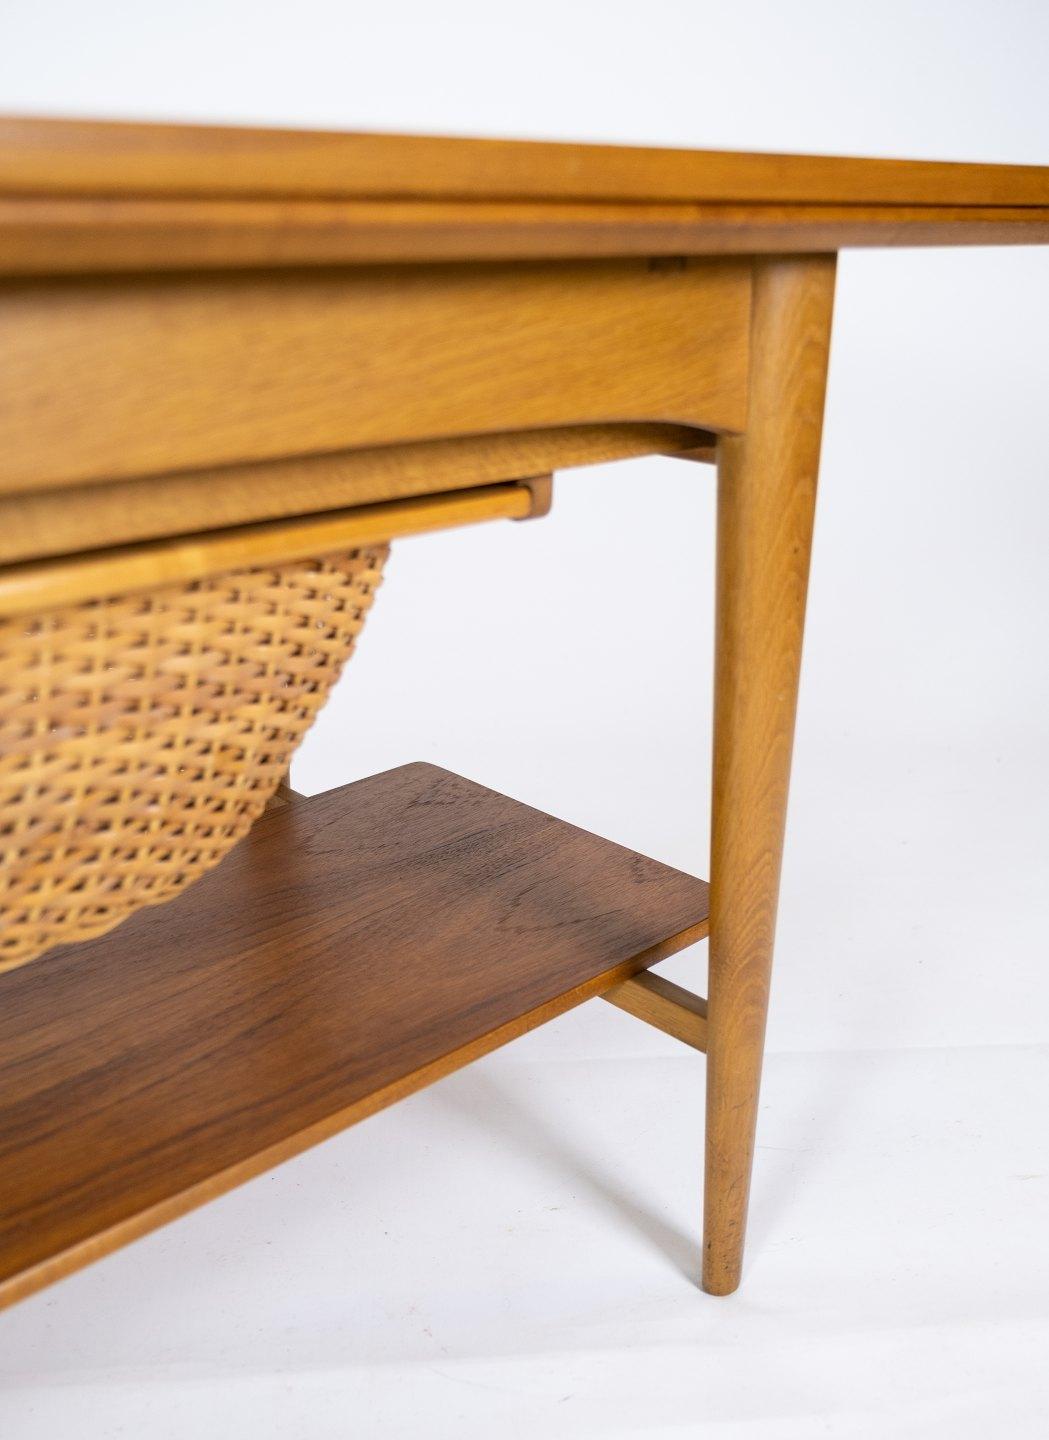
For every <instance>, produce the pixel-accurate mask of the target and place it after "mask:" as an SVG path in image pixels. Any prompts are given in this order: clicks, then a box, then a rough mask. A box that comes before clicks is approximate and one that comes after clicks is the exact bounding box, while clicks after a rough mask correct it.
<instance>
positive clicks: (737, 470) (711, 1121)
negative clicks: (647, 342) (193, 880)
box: [703, 256, 835, 1295]
mask: <svg viewBox="0 0 1049 1440" xmlns="http://www.w3.org/2000/svg"><path fill="white" fill-rule="evenodd" d="M834 272H835V261H834V258H833V257H832V256H814V257H787V258H783V259H776V260H764V261H759V262H756V273H755V285H754V316H753V332H752V337H751V344H752V354H753V357H754V359H753V369H752V373H751V403H750V415H749V419H748V426H747V433H746V435H745V436H742V437H737V438H733V439H729V440H725V441H723V442H722V443H721V445H720V446H719V464H718V524H717V605H716V621H715V625H716V644H715V657H716V658H715V676H714V776H713V818H712V845H711V910H710V981H709V988H708V996H709V1020H708V1024H709V1036H708V1066H707V1137H706V1185H705V1214H704V1242H703V1285H704V1288H705V1289H706V1290H708V1291H709V1292H710V1293H711V1294H714V1295H727V1294H728V1293H730V1292H731V1291H732V1290H734V1289H735V1288H736V1287H737V1285H738V1284H739V1279H740V1272H741V1268H742V1258H743V1241H744V1234H745V1229H746V1218H747V1201H748V1196H749V1190H750V1173H751V1167H752V1164H753V1158H754V1131H755V1125H756V1121H757V1108H758V1090H759V1086H760V1083H761V1061H762V1051H763V1047H764V1037H765V1018H766V1013H767V1009H768V993H769V976H770V970H771V964H772V945H773V937H774V933H775V923H776V905H777V899H778V894H779V876H780V863H781V856H782V849H783V831H784V822H785V816H786V805H787V787H788V783H789V779H790V758H791V748H792V744H793V736H794V713H795V707H796V703H797V693H798V674H799V667H800V662H801V639H802V630H803V628H804V621H805V597H806V592H807V586H808V572H809V552H810V546H811V541H812V521H813V512H814V506H815V500H816V475H817V470H818V468H819V452H820V435H821V429H822V421H823V397H824V390H825V385H826V374H827V354H828V347H829V343H830V325H831V309H832V304H833V294H834Z"/></svg>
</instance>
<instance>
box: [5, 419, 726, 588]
mask: <svg viewBox="0 0 1049 1440" xmlns="http://www.w3.org/2000/svg"><path fill="white" fill-rule="evenodd" d="M697 440H698V441H700V442H701V444H700V445H698V446H697V443H696V442H697ZM712 441H713V436H710V435H707V434H706V433H705V432H703V431H697V430H692V429H688V428H686V427H683V426H680V425H573V426H568V427H566V428H564V429H555V430H519V431H509V432H507V433H506V434H503V435H473V436H467V437H464V438H462V439H456V440H436V441H421V442H419V443H417V444H414V445H391V446H379V447H377V448H374V449H366V450H344V451H338V452H336V453H334V454H327V455H309V456H301V457H299V458H297V459H293V460H271V461H263V462H261V463H259V464H254V465H233V466H227V467H223V468H220V469H214V470H202V471H201V470H191V471H182V472H180V473H175V474H170V473H169V474H164V475H151V476H148V477H146V478H145V479H141V478H139V479H134V480H122V481H110V482H108V483H107V482H103V483H100V484H95V485H76V486H68V487H63V488H61V489H58V490H38V491H32V492H29V493H25V492H23V493H21V494H14V495H7V496H0V562H3V563H5V564H10V563H11V562H12V561H19V560H29V559H31V558H37V557H43V556H47V555H63V554H69V553H71V552H73V551H81V550H94V549H99V548H101V547H103V546H108V545H122V544H127V543H130V542H133V541H142V540H151V539H154V538H158V537H162V536H172V535H185V534H187V533H192V532H194V531H201V530H206V529H208V528H209V527H216V528H220V529H221V528H225V527H227V526H232V525H243V524H246V523H250V522H252V521H264V520H274V519H279V518H284V517H287V516H290V515H310V514H316V513H318V512H320V511H325V510H334V509H338V508H341V507H343V506H347V505H369V504H374V503H376V502H381V501H388V500H401V499H405V498H409V497H413V496H419V495H429V494H433V493H434V492H439V493H446V492H448V491H452V490H460V489H468V488H471V487H473V486H478V485H486V484H490V483H492V482H493V481H500V480H507V479H510V478H512V477H517V476H522V477H524V476H532V475H538V474H543V473H549V472H550V471H551V470H554V469H558V470H561V469H566V468H570V467H572V466H576V465H594V464H599V463H601V462H603V461H608V460H623V459H626V458H628V457H630V456H635V455H685V456H687V457H688V458H693V457H694V458H696V459H704V460H712V459H713V456H714V446H713V444H712ZM690 447H691V448H690Z"/></svg>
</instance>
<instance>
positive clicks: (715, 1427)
mask: <svg viewBox="0 0 1049 1440" xmlns="http://www.w3.org/2000/svg"><path fill="white" fill-rule="evenodd" d="M591 1009H592V1010H599V1011H600V1019H599V1021H595V1019H594V1017H593V1016H592V1015H591V1016H589V1017H587V1021H586V1023H587V1024H590V1025H592V1024H594V1023H603V1024H607V1026H608V1027H609V1029H610V1031H611V1032H614V1031H615V1030H616V1029H617V1027H632V1026H633V1025H634V1024H635V1023H636V1022H633V1021H632V1020H631V1019H630V1017H628V1016H624V1015H621V1014H620V1013H619V1012H618V1011H614V1010H612V1008H611V1007H605V1006H603V1005H601V1003H600V1002H593V1003H592V1007H591ZM582 1023H583V1017H582V1016H581V1015H575V1016H568V1017H565V1018H563V1019H562V1020H560V1021H558V1022H556V1024H555V1025H554V1026H552V1027H548V1030H547V1032H546V1037H545V1040H544V1042H543V1044H542V1045H540V1044H538V1043H537V1041H536V1040H532V1039H527V1040H525V1041H524V1042H521V1043H520V1044H519V1045H518V1046H517V1047H512V1048H511V1049H509V1050H507V1051H504V1052H503V1053H502V1054H499V1055H495V1056H492V1057H490V1058H488V1059H487V1060H485V1061H482V1062H481V1063H479V1064H478V1065H476V1066H474V1067H473V1068H471V1069H469V1070H467V1071H464V1072H461V1073H460V1074H459V1075H456V1076H453V1077H451V1078H450V1079H448V1080H446V1081H444V1082H443V1083H441V1084H440V1085H438V1086H436V1087H434V1088H433V1089H432V1090H430V1091H428V1092H426V1093H424V1094H422V1095H419V1096H417V1097H415V1098H414V1099H412V1100H410V1101H408V1102H406V1103H404V1104H402V1105H400V1106H399V1107H397V1108H395V1109H394V1110H392V1111H389V1112H387V1113H386V1114H384V1115H380V1116H377V1117H375V1118H373V1119H372V1120H370V1121H368V1122H366V1123H365V1124H363V1125H361V1126H359V1127H357V1128H356V1129H355V1130H353V1131H350V1132H348V1133H347V1134H345V1135H343V1136H340V1137H338V1138H336V1139H335V1140H333V1141H331V1142H329V1143H328V1144H326V1145H324V1146H322V1147H321V1148H320V1149H318V1150H315V1151H313V1152H312V1153H310V1154H308V1155H305V1156H303V1157H301V1158H300V1159H298V1160H297V1161H294V1162H292V1163H291V1164H289V1165H286V1166H285V1167H283V1168H282V1169H281V1170H279V1171H278V1172H276V1173H274V1174H273V1175H270V1176H268V1177H265V1178H263V1179H261V1180H259V1181H256V1182H254V1183H253V1184H251V1185H249V1186H247V1187H245V1188H244V1189H242V1190H240V1191H238V1192H236V1193H234V1194H232V1195H230V1196H227V1197H225V1198H224V1199H223V1200H221V1201H218V1202H216V1203H215V1204H213V1205H211V1206H210V1207H208V1208H207V1209H205V1210H203V1211H200V1212H198V1213H196V1214H195V1215H192V1216H190V1217H187V1218H186V1219H184V1220H182V1221H180V1222H178V1223H176V1224H175V1225H173V1226H171V1227H169V1228H168V1229H166V1230H164V1231H161V1232H159V1233H158V1234H156V1235H154V1236H152V1237H150V1238H148V1239H146V1240H145V1241H142V1242H140V1243H139V1244H137V1245H135V1246H133V1247H131V1248H130V1249H128V1250H126V1251H124V1252H122V1253H121V1254H119V1255H117V1256H114V1257H112V1258H111V1259H109V1260H106V1261H104V1262H102V1263H101V1264H99V1265H97V1266H95V1267H94V1268H93V1269H91V1270H88V1271H85V1272H83V1273H82V1274H80V1275H78V1276H76V1277H73V1278H72V1279H70V1280H68V1281H66V1282H64V1283H63V1284H61V1285H59V1286H57V1287H55V1288H54V1289H52V1290H51V1291H49V1292H46V1293H44V1294H42V1295H40V1296H38V1297H35V1298H34V1299H33V1300H30V1301H28V1302H27V1303H25V1304H24V1305H22V1306H20V1307H18V1308H17V1309H16V1310H14V1311H11V1312H9V1313H8V1314H6V1315H5V1316H4V1317H2V1320H0V1374H2V1382H3V1385H2V1391H0V1433H2V1434H3V1435H4V1436H5V1437H6V1440H59V1437H63V1440H64V1437H67V1436H73V1435H75V1436H77V1437H79V1440H94V1437H110V1436H124V1435H127V1436H136V1437H146V1436H148V1437H149V1440H167V1437H172V1440H175V1437H178V1440H182V1437H186V1436H191V1435H192V1436H194V1437H211V1436H215V1437H218V1436H222V1437H224V1440H228V1437H236V1436H252V1437H253V1440H264V1437H270V1436H272V1437H278V1436H279V1437H281V1440H295V1437H303V1440H306V1437H309V1440H327V1437H344V1436H364V1437H371V1436H382V1437H398V1440H400V1437H405V1440H409V1437H410V1440H416V1437H429V1440H444V1437H448V1440H467V1437H473V1436H477V1437H482V1436H483V1437H486V1440H487V1437H497V1436H498V1437H507V1440H515V1437H551V1440H552V1437H562V1436H563V1437H566V1440H567V1437H573V1440H577V1437H589V1436H593V1437H598V1436H600V1437H603V1440H607V1437H617V1436H631V1437H640V1436H671V1435H673V1436H679V1435H681V1436H693V1435H694V1436H706V1435H712V1436H713V1435H717V1436H731V1437H732V1440H738V1437H748V1440H749V1437H760V1440H794V1437H798V1440H801V1437H804V1440H809V1437H812V1436H815V1435H821V1436H822V1435H827V1436H848V1437H867V1436H870V1437H879V1440H883V1437H886V1436H892V1437H910V1436H921V1437H933V1436H936V1437H938V1436H943V1437H948V1436H949V1437H951V1440H963V1437H969V1436H973V1437H977V1436H980V1437H982V1436H991V1435H1001V1436H1009V1437H1010V1440H1024V1437H1031V1440H1035V1437H1038V1440H1042V1437H1044V1435H1045V1434H1046V1420H1045V1413H1046V1410H1047V1407H1049V1366H1047V1364H1046V1360H1047V1357H1049V1246H1047V1245H1046V1216H1047V1198H1049V1136H1047V1134H1046V1132H1045V1127H1044V1124H1039V1123H1038V1122H1037V1120H1036V1119H1035V1117H1036V1116H1037V1114H1038V1106H1039V1105H1040V1103H1041V1100H1042V1097H1043V1096H1044V1095H1045V1093H1046V1087H1047V1085H1049V1047H1045V1046H1031V1047H1021V1046H1015V1047H987V1048H964V1049H953V1050H952V1049H939V1050H936V1049H928V1050H912V1051H900V1052H896V1053H886V1052H882V1053H878V1052H869V1053H863V1052H854V1053H827V1054H802V1053H795V1054H781V1055H776V1056H772V1057H770V1060H769V1062H768V1067H767V1080H766V1086H765V1094H766V1097H767V1100H766V1103H765V1106H764V1110H763V1115H762V1124H761V1135H760V1142H761V1148H760V1154H759V1161H758V1174H757V1183H756V1190H755V1195H754V1202H753V1209H752V1219H751V1233H750V1252H749V1255H750V1261H749V1266H748V1272H747V1275H746V1279H745V1284H744V1287H743V1289H742V1290H741V1291H740V1292H739V1293H738V1294H737V1295H736V1296H734V1297H732V1298H730V1299H728V1300H714V1299H711V1298H709V1297H707V1296H705V1295H703V1294H702V1293H701V1292H700V1291H699V1290H698V1289H697V1287H696V1283H695V1281H696V1267H697V1248H696V1238H697V1225H698V1216H699V1148H698V1145H699V1141H698V1137H699V1134H700V1121H701V1114H702V1098H703V1097H702V1090H703V1064H702V1061H701V1060H700V1059H699V1058H698V1057H696V1058H693V1057H692V1056H691V1055H690V1054H688V1053H682V1054H677V1055H675V1054H672V1053H671V1054H665V1055H664V1054H657V1053H653V1054H652V1055H650V1056H645V1055H635V1056H634V1058H632V1059H630V1060H629V1061H623V1060H619V1059H611V1058H609V1059H600V1058H590V1059H588V1060H586V1061H573V1060H567V1059H566V1060H563V1061H556V1060H552V1059H550V1058H549V1056H548V1054H547V1053H545V1052H546V1051H547V1050H548V1048H549V1045H550V1042H551V1040H553V1039H554V1038H555V1037H556V1039H557V1040H558V1041H560V1042H562V1043H563V1052H564V1054H565V1055H570V1054H571V1053H572V1050H573V1040H574V1039H577V1038H578V1035H577V1036H574V1035H573V1030H574V1029H575V1030H576V1031H579V1030H580V1028H581V1025H582ZM632 1033H633V1032H632V1030H630V1029H628V1028H624V1030H623V1034H624V1037H626V1036H627V1035H632Z"/></svg>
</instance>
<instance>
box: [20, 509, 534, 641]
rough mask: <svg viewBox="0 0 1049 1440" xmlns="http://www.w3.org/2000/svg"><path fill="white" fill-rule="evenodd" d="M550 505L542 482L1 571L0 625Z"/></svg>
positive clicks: (525, 514)
mask: <svg viewBox="0 0 1049 1440" xmlns="http://www.w3.org/2000/svg"><path fill="white" fill-rule="evenodd" d="M551 499H552V493H548V487H547V486H546V484H545V483H544V482H540V483H539V484H537V485H535V486H533V485H532V484H530V483H527V482H523V483H521V484H507V485H481V486H478V487H476V488H475V489H472V490H462V491H459V492H458V493H455V492H453V493H451V494H445V495H425V496H420V497H419V498H418V499H415V500H391V501H389V502H388V503H387V504H385V505H358V506H355V507H353V508H352V509H348V510H331V511H328V512H326V513H325V514H322V515H310V516H307V517H305V518H300V519H292V520H271V521H269V522H268V523H266V524H263V525H242V526H238V527H235V528H234V529H230V530H213V531H210V532H207V533H205V534H199V535H185V536H183V537H181V538H180V539H175V540H155V541H152V542H151V543H149V544H145V545H124V546H120V547H118V548H116V549H111V550H91V551H87V552H86V553H84V554H79V555H71V556H68V557H66V558H62V559H54V560H40V561H36V562H30V563H28V564H25V565H9V566H3V567H0V616H9V615H33V614H38V615H39V614H46V613H47V612H48V611H49V610H52V609H54V608H55V607H57V606H62V605H78V604H81V603H82V602H84V601H88V600H97V599H98V598H99V597H100V596H105V597H108V598H111V597H114V596H119V595H133V594H135V593H136V592H137V591H146V590H152V589H154V588H155V587H156V586H158V585H173V584H184V583H186V582H191V581H195V580H203V579H206V578H207V577H209V576H216V575H223V574H226V573H228V572H230V571H236V570H245V569H250V568H254V567H255V566H260V565H261V566H268V565H282V564H285V563H287V562H288V561H292V560H309V559H314V558H316V557H318V556H325V555H334V554H335V553H336V552H338V551H346V550H356V549H358V548H360V547H361V546H366V545H375V544H385V543H386V542H387V541H390V540H395V539H397V538H399V537H402V536H405V535H424V534H428V533H432V532H433V531H435V530H449V529H452V528H454V527H456V526H460V525H477V524H480V523H482V522H483V521H485V520H530V519H532V518H533V517H537V516H539V515H544V514H546V513H547V512H548V511H549V509H550V500H551Z"/></svg>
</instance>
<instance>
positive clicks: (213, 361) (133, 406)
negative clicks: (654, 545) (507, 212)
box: [0, 260, 750, 493]
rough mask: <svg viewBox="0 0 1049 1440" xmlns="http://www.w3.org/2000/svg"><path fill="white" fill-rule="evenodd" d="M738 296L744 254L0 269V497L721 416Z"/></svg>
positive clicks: (706, 423)
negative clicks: (356, 265) (33, 274)
mask: <svg viewBox="0 0 1049 1440" xmlns="http://www.w3.org/2000/svg"><path fill="white" fill-rule="evenodd" d="M749 305H750V266H749V262H747V261H741V260H696V261H690V262H687V263H686V262H683V261H682V262H671V263H656V262H646V261H614V262H586V263H582V262H580V263H571V264H564V263H557V264H517V265H513V264H499V265H490V266H481V265H472V266H455V265H446V266H415V267H409V266H404V267H388V268H382V269H365V268H360V269H340V270H319V271H317V270H314V271H301V270H300V271H290V272H280V273H278V272H264V273H261V274H260V273H257V272H256V273H247V272H243V273H242V272H238V273H220V274H214V275H192V276H189V275H173V276H156V275H151V276H145V277H127V276H120V277H105V278H84V277H78V278H75V279H49V280H44V281H28V282H8V283H7V284H5V285H4V286H3V287H0V335H2V337H3V342H2V343H3V351H4V363H3V374H2V380H0V492H8V493H10V492H17V491H26V490H39V489H49V488H53V487H58V486H63V485H65V486H68V485H77V484H85V483H90V482H100V481H102V482H105V481H110V480H120V479H126V478H128V477H132V476H143V475H150V474H154V473H161V472H164V471H177V470H189V469H193V468H200V467H207V466H223V465H233V464H238V463H245V462H257V461H262V460H272V459H277V458H281V457H293V456H301V455H310V454H320V453H324V452H328V451H335V450H344V449H352V448H355V447H362V446H384V445H396V444H398V443H406V442H416V441H423V440H435V439H445V438H451V437H455V436H464V435H482V434H496V433H499V432H501V431H506V430H528V429H543V428H544V427H549V426H565V425H578V424H603V423H610V422H623V421H626V422H634V421H659V422H669V423H674V424H682V425H695V426H701V427H704V428H707V429H712V430H727V431H733V430H739V429H741V428H742V427H743V423H744V419H745V409H746V370H747V331H748V321H749Z"/></svg>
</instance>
